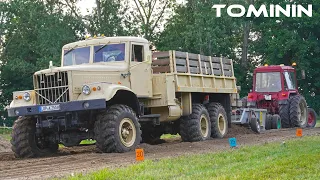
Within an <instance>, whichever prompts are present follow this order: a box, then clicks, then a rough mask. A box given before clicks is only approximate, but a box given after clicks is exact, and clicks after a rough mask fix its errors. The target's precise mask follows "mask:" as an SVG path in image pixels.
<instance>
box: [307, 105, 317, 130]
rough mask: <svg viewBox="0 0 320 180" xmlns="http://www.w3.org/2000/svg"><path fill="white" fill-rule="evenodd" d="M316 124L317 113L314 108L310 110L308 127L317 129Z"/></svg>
mask: <svg viewBox="0 0 320 180" xmlns="http://www.w3.org/2000/svg"><path fill="white" fill-rule="evenodd" d="M316 123H317V113H316V112H315V111H314V110H313V109H312V108H308V124H307V127H315V126H316Z"/></svg>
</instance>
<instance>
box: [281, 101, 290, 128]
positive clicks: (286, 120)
mask: <svg viewBox="0 0 320 180" xmlns="http://www.w3.org/2000/svg"><path fill="white" fill-rule="evenodd" d="M279 115H280V119H281V127H282V128H290V127H291V123H290V102H289V103H287V104H280V105H279Z"/></svg>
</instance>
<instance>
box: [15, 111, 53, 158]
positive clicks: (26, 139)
mask: <svg viewBox="0 0 320 180" xmlns="http://www.w3.org/2000/svg"><path fill="white" fill-rule="evenodd" d="M11 138H12V139H11V145H12V147H11V149H12V151H13V152H14V156H15V157H16V158H33V157H43V156H49V155H51V154H53V153H55V152H57V150H58V148H59V146H58V143H53V142H49V141H46V140H45V139H44V137H38V136H36V119H34V118H31V117H19V118H18V119H17V120H16V121H15V123H14V125H13V129H12V134H11Z"/></svg>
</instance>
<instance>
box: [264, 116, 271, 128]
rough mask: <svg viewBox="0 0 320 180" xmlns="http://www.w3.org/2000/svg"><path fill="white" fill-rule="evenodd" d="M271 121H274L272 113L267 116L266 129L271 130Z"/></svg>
mask: <svg viewBox="0 0 320 180" xmlns="http://www.w3.org/2000/svg"><path fill="white" fill-rule="evenodd" d="M271 122H272V115H271V114H267V118H266V122H265V129H266V130H270V129H271V128H272V127H271Z"/></svg>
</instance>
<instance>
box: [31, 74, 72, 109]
mask: <svg viewBox="0 0 320 180" xmlns="http://www.w3.org/2000/svg"><path fill="white" fill-rule="evenodd" d="M35 92H36V98H37V103H38V104H55V103H61V102H68V101H70V97H69V87H68V73H67V72H56V73H55V74H52V75H45V74H40V75H35Z"/></svg>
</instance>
